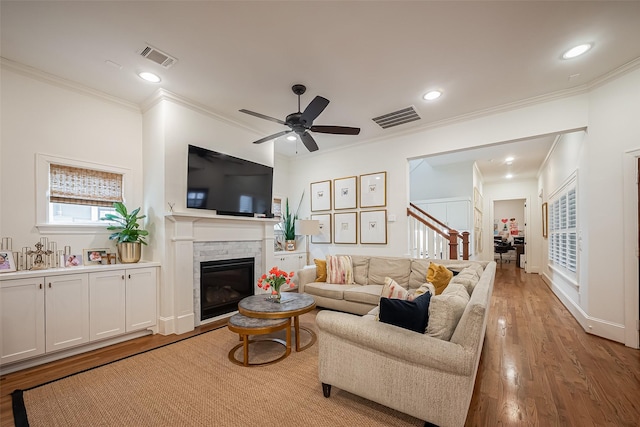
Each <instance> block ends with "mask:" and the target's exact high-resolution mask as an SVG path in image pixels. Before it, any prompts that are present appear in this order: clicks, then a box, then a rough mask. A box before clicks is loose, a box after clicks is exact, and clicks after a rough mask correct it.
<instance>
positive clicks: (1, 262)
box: [0, 251, 16, 273]
mask: <svg viewBox="0 0 640 427" xmlns="http://www.w3.org/2000/svg"><path fill="white" fill-rule="evenodd" d="M9 271H16V263H15V261H14V259H13V253H11V252H9V251H0V273H8V272H9Z"/></svg>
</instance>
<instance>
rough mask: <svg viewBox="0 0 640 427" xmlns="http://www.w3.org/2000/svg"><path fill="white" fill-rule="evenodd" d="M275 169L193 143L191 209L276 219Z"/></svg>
mask: <svg viewBox="0 0 640 427" xmlns="http://www.w3.org/2000/svg"><path fill="white" fill-rule="evenodd" d="M272 192H273V168H272V167H270V166H266V165H262V164H260V163H254V162H251V161H249V160H244V159H240V158H238V157H233V156H229V155H227V154H222V153H218V152H216V151H211V150H207V149H205V148H200V147H196V146H194V145H189V157H188V173H187V208H194V209H210V210H215V211H217V213H218V214H219V215H238V216H264V217H267V218H272V217H273V214H272V212H271V203H272Z"/></svg>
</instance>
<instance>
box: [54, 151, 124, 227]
mask: <svg viewBox="0 0 640 427" xmlns="http://www.w3.org/2000/svg"><path fill="white" fill-rule="evenodd" d="M122 190H123V175H122V174H121V173H116V172H108V171H103V170H96V169H88V168H82V167H76V166H68V165H60V164H55V163H51V164H50V165H49V222H50V223H65V224H69V223H85V224H86V223H96V222H98V221H100V218H102V217H103V216H104V214H105V213H108V212H113V211H114V209H113V207H112V206H113V203H114V202H122V201H123V191H122Z"/></svg>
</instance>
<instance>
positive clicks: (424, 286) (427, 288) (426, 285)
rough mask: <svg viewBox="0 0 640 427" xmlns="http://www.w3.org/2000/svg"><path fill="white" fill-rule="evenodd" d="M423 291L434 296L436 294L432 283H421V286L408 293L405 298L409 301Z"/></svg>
mask: <svg viewBox="0 0 640 427" xmlns="http://www.w3.org/2000/svg"><path fill="white" fill-rule="evenodd" d="M425 292H429V293H430V294H431V296H434V295H435V294H436V288H435V287H434V286H433V283H423V284H422V286H420V287H419V288H418V289H416V290H415V292H414V293H413V294H411V295H409V296H408V297H407V299H408V300H409V301H413V300H414V299H416V298H418V297H419V296H420V295H422V294H424V293H425Z"/></svg>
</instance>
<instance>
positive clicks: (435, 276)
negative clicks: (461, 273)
mask: <svg viewBox="0 0 640 427" xmlns="http://www.w3.org/2000/svg"><path fill="white" fill-rule="evenodd" d="M452 277H453V273H452V272H451V270H449V269H448V268H447V267H445V266H444V265H442V264H436V263H435V262H432V263H431V264H429V269H428V270H427V282H429V283H433V286H435V288H436V295H440V294H441V293H442V291H444V289H445V288H446V287H447V285H448V284H449V282H450V281H451V278H452Z"/></svg>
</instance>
